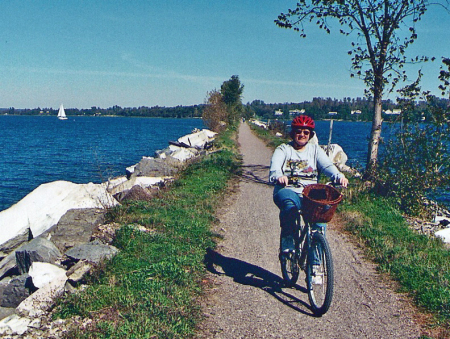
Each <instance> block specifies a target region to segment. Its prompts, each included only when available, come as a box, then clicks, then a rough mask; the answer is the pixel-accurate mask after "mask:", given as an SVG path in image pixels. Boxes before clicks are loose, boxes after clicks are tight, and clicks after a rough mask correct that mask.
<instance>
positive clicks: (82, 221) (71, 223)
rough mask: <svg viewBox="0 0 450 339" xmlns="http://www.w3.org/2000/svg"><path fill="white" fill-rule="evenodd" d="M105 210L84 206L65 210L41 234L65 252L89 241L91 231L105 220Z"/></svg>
mask: <svg viewBox="0 0 450 339" xmlns="http://www.w3.org/2000/svg"><path fill="white" fill-rule="evenodd" d="M105 213H106V211H105V210H103V209H98V208H84V209H74V210H69V211H67V212H66V213H65V214H64V215H63V216H62V218H61V220H59V222H58V224H57V225H56V226H55V227H53V228H52V229H50V230H49V231H48V232H47V233H45V234H43V236H48V237H50V238H51V241H52V242H53V243H54V244H55V246H56V247H57V248H58V249H59V250H60V251H61V252H63V253H64V252H65V251H66V250H67V249H69V248H71V247H73V246H76V245H79V244H82V243H85V242H89V241H90V240H91V236H92V233H93V232H94V231H95V229H96V228H97V227H98V225H100V224H102V223H103V222H104V220H105Z"/></svg>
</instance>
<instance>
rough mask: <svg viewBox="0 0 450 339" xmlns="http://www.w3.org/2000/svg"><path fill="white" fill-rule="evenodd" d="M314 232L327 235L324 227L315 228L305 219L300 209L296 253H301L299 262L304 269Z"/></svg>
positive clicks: (296, 232)
mask: <svg viewBox="0 0 450 339" xmlns="http://www.w3.org/2000/svg"><path fill="white" fill-rule="evenodd" d="M314 232H320V233H322V234H323V235H325V231H324V228H323V227H320V226H319V228H318V229H314V230H313V229H312V225H311V223H309V222H308V221H305V220H304V219H303V216H302V212H301V210H299V211H298V216H297V221H296V230H295V249H296V253H299V254H300V256H299V257H298V264H299V266H300V268H301V269H302V271H305V270H306V258H307V256H308V249H309V247H310V244H311V238H312V235H313V233H314ZM300 248H301V250H300Z"/></svg>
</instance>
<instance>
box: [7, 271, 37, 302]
mask: <svg viewBox="0 0 450 339" xmlns="http://www.w3.org/2000/svg"><path fill="white" fill-rule="evenodd" d="M31 287H32V286H31V285H30V276H29V275H28V274H22V275H20V276H18V277H15V278H13V279H11V280H10V281H8V282H3V281H2V282H0V306H1V307H17V306H18V305H19V304H20V303H21V302H22V301H23V300H25V299H26V298H27V297H28V296H29V295H30V288H31Z"/></svg>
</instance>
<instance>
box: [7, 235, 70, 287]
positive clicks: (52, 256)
mask: <svg viewBox="0 0 450 339" xmlns="http://www.w3.org/2000/svg"><path fill="white" fill-rule="evenodd" d="M17 253H18V254H17ZM61 256H62V254H61V252H59V250H58V249H57V248H56V247H55V245H53V243H52V242H50V241H49V240H47V239H43V238H36V239H33V240H31V241H30V242H28V243H25V244H23V245H22V246H20V247H19V248H18V249H17V250H16V251H14V252H11V253H10V254H9V255H8V256H7V257H6V258H4V259H3V260H2V261H1V262H0V278H2V277H4V276H6V275H10V274H22V273H25V272H27V271H28V268H29V267H30V265H31V263H32V262H33V261H43V262H51V263H54V262H55V261H56V260H57V259H59V258H60V257H61Z"/></svg>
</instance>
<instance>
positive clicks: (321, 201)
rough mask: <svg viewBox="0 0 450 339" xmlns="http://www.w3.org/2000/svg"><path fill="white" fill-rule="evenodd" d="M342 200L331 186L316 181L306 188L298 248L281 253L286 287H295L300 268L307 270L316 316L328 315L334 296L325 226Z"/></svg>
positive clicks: (296, 239) (298, 222)
mask: <svg viewBox="0 0 450 339" xmlns="http://www.w3.org/2000/svg"><path fill="white" fill-rule="evenodd" d="M341 200H342V195H341V194H340V192H339V191H337V190H336V189H335V188H333V187H331V186H329V185H323V184H313V185H307V186H305V188H304V190H303V203H302V207H303V208H302V210H299V211H298V214H297V218H296V227H295V231H294V243H295V250H294V251H290V252H281V239H280V254H279V259H280V264H281V273H282V276H283V280H284V282H285V285H286V286H287V287H293V286H295V284H296V282H297V279H298V277H299V273H300V269H301V270H302V271H304V272H305V273H306V285H307V290H308V299H309V302H310V304H311V308H312V311H313V313H314V314H315V315H316V316H321V315H323V314H325V313H326V312H327V311H328V309H329V308H330V305H331V301H332V299H333V289H334V270H333V258H332V255H331V250H330V246H329V245H328V242H327V239H326V237H325V230H324V227H320V226H316V223H317V222H319V223H323V222H329V221H330V220H331V218H332V217H333V214H334V212H335V210H336V207H337V205H338V204H339V202H340V201H341Z"/></svg>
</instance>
